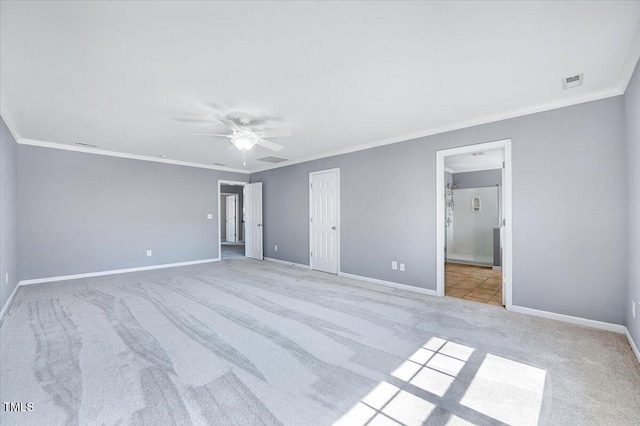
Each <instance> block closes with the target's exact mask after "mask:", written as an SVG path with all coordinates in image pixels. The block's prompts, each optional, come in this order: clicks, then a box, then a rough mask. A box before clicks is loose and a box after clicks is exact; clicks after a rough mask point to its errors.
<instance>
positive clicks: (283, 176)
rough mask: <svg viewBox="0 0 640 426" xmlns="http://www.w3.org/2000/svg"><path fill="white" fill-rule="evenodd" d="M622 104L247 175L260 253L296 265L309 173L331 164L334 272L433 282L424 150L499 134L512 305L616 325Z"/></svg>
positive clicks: (432, 152) (301, 259)
mask: <svg viewBox="0 0 640 426" xmlns="http://www.w3.org/2000/svg"><path fill="white" fill-rule="evenodd" d="M623 107H624V104H623V98H622V97H621V96H619V97H615V98H609V99H604V100H601V101H596V102H590V103H585V104H580V105H576V106H571V107H567V108H562V109H557V110H553V111H547V112H543V113H538V114H533V115H528V116H525V117H518V118H514V119H510V120H504V121H500V122H496V123H490V124H485V125H482V126H476V127H470V128H466V129H461V130H457V131H453V132H447V133H443V134H439V135H434V136H429V137H425V138H420V139H416V140H411V141H407V142H403V143H398V144H393V145H387V146H382V147H378V148H374V149H368V150H365V151H359V152H354V153H350V154H345V155H340V156H336V157H330V158H324V159H320V160H315V161H310V162H306V163H301V164H295V165H292V166H288V167H283V168H279V169H274V170H269V171H265V172H260V173H255V174H252V176H251V181H252V182H263V183H264V185H263V191H264V222H263V223H264V240H265V246H264V248H265V256H266V257H272V258H276V259H281V260H286V261H290V262H297V263H302V264H308V254H307V253H308V250H309V236H308V234H309V232H308V223H307V221H308V217H309V214H308V209H309V207H308V206H309V201H308V180H309V172H311V171H315V170H322V169H328V168H333V167H339V168H340V169H341V202H342V205H341V209H342V211H341V221H342V229H341V238H342V243H341V250H342V255H341V269H342V271H343V272H347V273H352V274H357V275H362V276H366V277H373V278H378V279H383V280H389V281H394V282H399V283H404V284H409V285H413V286H418V287H423V288H428V289H432V290H435V288H436V211H435V210H436V208H435V179H436V173H435V164H436V158H435V157H436V151H437V150H439V149H445V148H452V147H457V146H464V145H470V144H476V143H482V142H487V141H494V140H499V139H505V138H511V139H512V141H513V244H514V253H513V259H514V269H513V274H514V275H513V301H514V304H516V305H520V306H526V307H530V308H534V309H541V310H545V311H550V312H558V313H563V314H567V315H574V316H578V317H583V318H590V319H595V320H601V321H607V322H612V323H617V324H623V323H624V321H625V309H624V307H625V305H626V299H627V286H626V279H627V277H626V275H627V274H626V268H627V261H626V259H627V258H626V236H625V231H626V223H625V222H626V211H623V212H621V206H625V205H626V193H625V188H626V187H625V177H624V172H623V170H624V168H625V162H626V161H625V150H624V143H625V142H624V141H625V134H624V109H623ZM563 189H564V190H563ZM381 194H384V197H382V196H381ZM392 219H393V220H394V226H387V224H388V223H389V222H390V221H391V220H392ZM621 242H624V243H621ZM274 244H278V251H277V252H276V251H274V249H273V246H274ZM392 260H398V261H401V262H403V263H406V268H407V270H406V272H399V271H392V270H391V261H392ZM576 295H579V296H578V297H577V296H576Z"/></svg>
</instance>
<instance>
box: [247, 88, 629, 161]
mask: <svg viewBox="0 0 640 426" xmlns="http://www.w3.org/2000/svg"><path fill="white" fill-rule="evenodd" d="M622 94H624V91H622V90H620V88H619V87H617V86H616V87H613V88H611V89H606V90H601V91H599V92H593V93H585V94H581V95H577V96H574V97H571V98H563V99H559V100H557V101H553V102H548V103H545V104H539V105H534V106H531V107H525V108H520V109H517V110H514V111H507V112H501V113H498V114H493V115H488V116H485V117H481V118H477V119H471V120H467V121H461V122H458V123H453V124H448V125H444V126H441V127H435V128H432V129H427V130H424V131H421V132H415V133H411V134H407V135H402V136H396V137H392V138H387V139H382V140H380V141H377V142H370V143H365V144H362V145H356V146H352V147H349V148H344V149H339V150H335V151H329V152H325V153H323V154H317V155H310V156H307V157H303V158H299V159H295V160H289V161H283V162H282V163H278V164H272V165H268V166H264V167H259V168H256V169H253V170H251V173H258V172H263V171H265V170H271V169H278V168H280V167H287V166H292V165H294V164H299V163H306V162H307V161H312V160H319V159H321V158H327V157H334V156H336V155H342V154H348V153H351V152H356V151H363V150H365V149H369V148H376V147H379V146H384V145H391V144H394V143H399V142H406V141H409V140H412V139H418V138H424V137H427V136H432V135H437V134H441V133H446V132H451V131H454V130H460V129H466V128H468V127H474V126H479V125H482V124H488V123H495V122H497V121H502V120H508V119H510V118H515V117H522V116H525V115H530V114H536V113H538V112H544V111H550V110H554V109H558V108H564V107H568V106H572V105H578V104H582V103H586V102H592V101H597V100H600V99H606V98H611V97H613V96H619V95H622Z"/></svg>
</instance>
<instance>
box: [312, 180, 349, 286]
mask: <svg viewBox="0 0 640 426" xmlns="http://www.w3.org/2000/svg"><path fill="white" fill-rule="evenodd" d="M327 172H336V173H337V182H336V185H337V188H338V191H337V192H338V202H337V209H338V218H337V219H338V223H337V225H336V227H337V228H338V229H337V237H336V240H337V245H338V247H337V250H336V257H337V259H338V272H337V273H336V275H340V273H341V272H342V270H341V269H340V233H341V231H342V228H341V226H340V168H333V169H326V170H316V171H315V172H309V269H311V270H313V257H312V256H311V252H312V251H313V232H312V230H311V212H312V206H313V195H312V192H313V188H312V187H311V182H312V179H313V175H317V174H321V173H327Z"/></svg>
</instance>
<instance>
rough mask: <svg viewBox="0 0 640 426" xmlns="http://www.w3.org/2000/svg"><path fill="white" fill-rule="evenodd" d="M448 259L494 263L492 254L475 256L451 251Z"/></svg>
mask: <svg viewBox="0 0 640 426" xmlns="http://www.w3.org/2000/svg"><path fill="white" fill-rule="evenodd" d="M447 261H454V262H455V261H459V262H474V263H483V264H491V265H493V257H492V256H474V255H472V254H456V253H450V254H448V255H447Z"/></svg>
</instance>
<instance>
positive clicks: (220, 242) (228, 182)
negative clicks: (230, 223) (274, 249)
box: [216, 179, 249, 259]
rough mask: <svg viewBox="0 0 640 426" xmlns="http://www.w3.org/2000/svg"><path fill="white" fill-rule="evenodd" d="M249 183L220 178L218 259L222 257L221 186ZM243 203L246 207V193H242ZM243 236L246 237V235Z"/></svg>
mask: <svg viewBox="0 0 640 426" xmlns="http://www.w3.org/2000/svg"><path fill="white" fill-rule="evenodd" d="M247 184H249V182H243V181H239V180H224V179H219V180H218V201H216V203H218V231H217V232H218V259H220V258H222V233H221V232H220V229H222V222H221V217H222V211H221V210H220V196H221V195H222V192H221V191H222V190H221V186H222V185H238V186H242V187H243V188H244V186H245V185H247ZM238 198H239V197H238ZM242 204H243V207H244V194H242ZM242 237H243V239H244V235H243V236H242Z"/></svg>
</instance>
